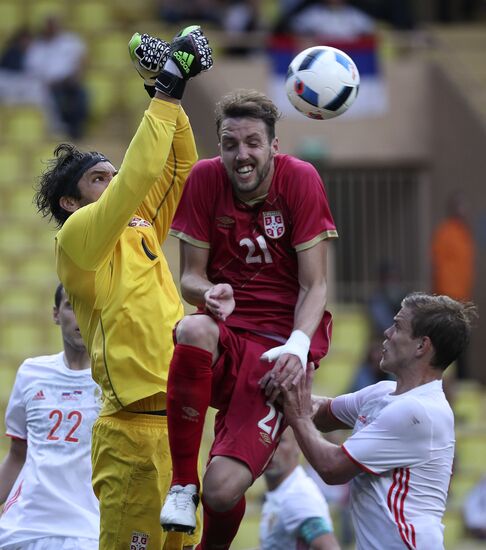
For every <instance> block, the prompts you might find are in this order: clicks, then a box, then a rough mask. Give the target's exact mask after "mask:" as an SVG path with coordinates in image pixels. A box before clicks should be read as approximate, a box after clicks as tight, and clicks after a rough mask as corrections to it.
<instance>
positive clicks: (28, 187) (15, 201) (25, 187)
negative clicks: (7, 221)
mask: <svg viewBox="0 0 486 550" xmlns="http://www.w3.org/2000/svg"><path fill="white" fill-rule="evenodd" d="M33 184H34V178H33V177H32V175H31V174H29V176H28V177H26V178H25V179H24V180H23V181H22V182H20V184H19V185H17V186H16V187H14V188H13V189H11V190H10V198H9V214H10V216H11V217H13V218H16V219H18V220H19V221H20V220H21V221H22V224H23V227H24V228H25V225H24V224H25V222H27V223H29V224H31V223H32V222H37V215H36V209H35V206H34V203H33V200H34V187H33Z"/></svg>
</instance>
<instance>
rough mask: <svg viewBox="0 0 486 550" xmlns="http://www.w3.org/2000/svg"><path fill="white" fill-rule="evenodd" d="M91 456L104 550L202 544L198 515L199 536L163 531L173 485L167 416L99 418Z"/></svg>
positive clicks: (176, 549)
mask: <svg viewBox="0 0 486 550" xmlns="http://www.w3.org/2000/svg"><path fill="white" fill-rule="evenodd" d="M91 453H92V461H93V489H94V492H95V495H96V496H97V498H98V500H99V501H100V515H101V517H100V547H99V548H100V550H131V549H136V550H180V549H181V548H183V547H184V546H191V545H194V544H197V542H199V539H200V534H201V525H200V517H199V514H198V520H197V521H198V523H197V528H196V532H195V533H194V535H190V536H189V535H182V534H181V533H175V532H170V533H165V532H164V531H163V530H162V527H161V526H160V519H159V518H160V510H161V508H162V504H163V502H164V499H165V495H166V493H167V491H168V490H169V487H170V482H171V479H172V464H171V459H170V452H169V440H168V435H167V418H166V417H165V416H155V415H149V414H137V413H130V412H126V411H120V412H117V413H115V414H113V415H109V416H101V417H99V418H98V419H97V420H96V422H95V424H94V426H93V436H92V449H91Z"/></svg>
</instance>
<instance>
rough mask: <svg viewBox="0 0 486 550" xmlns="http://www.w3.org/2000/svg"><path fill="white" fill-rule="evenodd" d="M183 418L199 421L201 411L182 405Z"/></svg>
mask: <svg viewBox="0 0 486 550" xmlns="http://www.w3.org/2000/svg"><path fill="white" fill-rule="evenodd" d="M182 413H183V414H182V418H183V419H184V420H189V421H190V422H199V413H198V412H197V411H196V409H193V408H192V407H182Z"/></svg>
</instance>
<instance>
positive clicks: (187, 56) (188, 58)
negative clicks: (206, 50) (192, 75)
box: [174, 52, 194, 73]
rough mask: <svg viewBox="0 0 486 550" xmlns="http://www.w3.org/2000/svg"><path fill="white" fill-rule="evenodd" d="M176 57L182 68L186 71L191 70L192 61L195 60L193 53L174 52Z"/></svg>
mask: <svg viewBox="0 0 486 550" xmlns="http://www.w3.org/2000/svg"><path fill="white" fill-rule="evenodd" d="M174 57H175V58H176V59H177V61H179V63H180V64H181V66H182V68H183V69H184V71H186V73H188V72H189V71H190V70H191V65H192V62H193V61H194V56H193V55H192V53H188V52H174Z"/></svg>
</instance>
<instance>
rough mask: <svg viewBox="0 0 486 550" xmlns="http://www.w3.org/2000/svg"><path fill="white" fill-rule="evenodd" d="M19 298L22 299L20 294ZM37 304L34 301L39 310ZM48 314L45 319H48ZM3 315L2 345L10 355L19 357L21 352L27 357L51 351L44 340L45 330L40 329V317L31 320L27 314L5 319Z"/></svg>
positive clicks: (1, 325) (0, 338)
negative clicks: (47, 348)
mask: <svg viewBox="0 0 486 550" xmlns="http://www.w3.org/2000/svg"><path fill="white" fill-rule="evenodd" d="M18 298H19V299H20V296H19V297H18ZM36 304H37V302H34V303H33V304H32V305H34V307H36V310H37V311H38V310H39V306H38V305H36ZM48 315H49V314H48V313H47V316H48ZM47 316H46V318H45V321H47V318H48V317H47ZM2 317H3V322H2V323H0V346H1V347H2V350H3V351H4V352H5V353H6V354H7V355H8V356H11V357H18V356H19V354H21V356H22V357H23V358H26V357H34V356H36V355H45V354H46V353H49V350H46V346H45V344H44V341H43V340H44V339H43V332H42V331H40V330H39V326H38V323H39V320H38V318H37V319H35V320H33V321H30V322H29V320H28V318H27V316H24V317H21V316H20V315H18V316H17V317H12V316H9V318H8V320H6V319H5V316H2Z"/></svg>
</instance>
